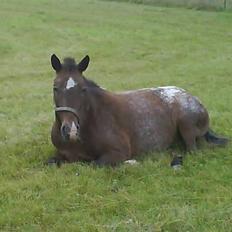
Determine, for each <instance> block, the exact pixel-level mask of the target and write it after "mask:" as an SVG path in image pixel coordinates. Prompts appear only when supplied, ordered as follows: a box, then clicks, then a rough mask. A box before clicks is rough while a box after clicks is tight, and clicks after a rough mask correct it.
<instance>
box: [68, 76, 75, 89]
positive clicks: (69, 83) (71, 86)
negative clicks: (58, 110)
mask: <svg viewBox="0 0 232 232" xmlns="http://www.w3.org/2000/svg"><path fill="white" fill-rule="evenodd" d="M75 85H77V83H76V82H75V81H74V80H73V78H72V77H69V79H68V81H67V85H66V89H70V88H73V87H74V86H75Z"/></svg>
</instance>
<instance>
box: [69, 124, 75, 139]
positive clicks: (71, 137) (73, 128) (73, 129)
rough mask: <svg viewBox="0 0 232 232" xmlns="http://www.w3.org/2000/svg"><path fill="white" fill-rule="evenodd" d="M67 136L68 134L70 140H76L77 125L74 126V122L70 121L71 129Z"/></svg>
mask: <svg viewBox="0 0 232 232" xmlns="http://www.w3.org/2000/svg"><path fill="white" fill-rule="evenodd" d="M69 136H70V139H71V140H76V139H77V127H76V125H75V123H74V122H72V127H71V130H70V134H69Z"/></svg>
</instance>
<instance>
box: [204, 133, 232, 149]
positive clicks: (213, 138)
mask: <svg viewBox="0 0 232 232" xmlns="http://www.w3.org/2000/svg"><path fill="white" fill-rule="evenodd" d="M204 137H205V140H206V141H207V142H208V143H213V144H215V145H222V146H225V145H227V143H229V141H230V140H229V139H228V138H224V137H219V136H218V135H216V134H215V133H214V132H213V131H212V130H210V129H209V130H208V131H207V132H206V133H205V135H204Z"/></svg>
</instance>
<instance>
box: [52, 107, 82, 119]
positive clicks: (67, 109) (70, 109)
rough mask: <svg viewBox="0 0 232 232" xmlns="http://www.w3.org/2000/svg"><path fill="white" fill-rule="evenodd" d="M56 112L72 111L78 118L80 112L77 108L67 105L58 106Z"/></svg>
mask: <svg viewBox="0 0 232 232" xmlns="http://www.w3.org/2000/svg"><path fill="white" fill-rule="evenodd" d="M55 112H56V113H57V112H71V113H73V114H74V115H75V116H76V117H77V118H79V116H78V113H77V111H76V110H75V109H73V108H71V107H67V106H62V107H56V108H55Z"/></svg>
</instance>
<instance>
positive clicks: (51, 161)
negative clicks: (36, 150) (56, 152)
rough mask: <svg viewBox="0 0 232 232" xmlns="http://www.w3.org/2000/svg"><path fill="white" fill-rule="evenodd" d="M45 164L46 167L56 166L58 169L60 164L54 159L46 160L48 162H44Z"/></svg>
mask: <svg viewBox="0 0 232 232" xmlns="http://www.w3.org/2000/svg"><path fill="white" fill-rule="evenodd" d="M46 164H47V165H48V166H54V165H56V166H58V167H60V165H61V162H60V160H59V159H57V158H56V157H52V158H50V159H48V161H47V162H46Z"/></svg>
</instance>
